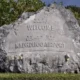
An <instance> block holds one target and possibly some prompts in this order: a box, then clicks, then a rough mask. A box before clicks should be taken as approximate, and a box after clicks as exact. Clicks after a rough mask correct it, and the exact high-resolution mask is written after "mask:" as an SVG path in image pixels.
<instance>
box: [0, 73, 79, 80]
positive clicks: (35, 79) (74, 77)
mask: <svg viewBox="0 0 80 80" xmlns="http://www.w3.org/2000/svg"><path fill="white" fill-rule="evenodd" d="M0 80H80V74H17V73H1V74H0Z"/></svg>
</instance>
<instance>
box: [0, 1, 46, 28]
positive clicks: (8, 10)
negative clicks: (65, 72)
mask: <svg viewBox="0 0 80 80" xmlns="http://www.w3.org/2000/svg"><path fill="white" fill-rule="evenodd" d="M44 5H45V4H44V3H42V2H41V0H0V26H1V25H4V24H9V23H11V22H13V21H15V20H16V19H17V18H19V16H20V15H21V14H22V13H23V12H24V11H27V12H34V11H37V10H38V9H40V8H41V7H43V6H44Z"/></svg>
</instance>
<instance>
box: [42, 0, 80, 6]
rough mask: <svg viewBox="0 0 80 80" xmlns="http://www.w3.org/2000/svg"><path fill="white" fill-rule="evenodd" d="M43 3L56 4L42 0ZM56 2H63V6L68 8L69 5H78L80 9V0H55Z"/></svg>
mask: <svg viewBox="0 0 80 80" xmlns="http://www.w3.org/2000/svg"><path fill="white" fill-rule="evenodd" d="M42 1H43V2H45V3H46V4H47V5H48V4H51V3H53V2H54V0H42ZM55 1H57V2H61V1H63V4H64V5H65V6H67V5H76V6H79V7H80V0H55Z"/></svg>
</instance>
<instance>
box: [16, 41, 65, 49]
mask: <svg viewBox="0 0 80 80" xmlns="http://www.w3.org/2000/svg"><path fill="white" fill-rule="evenodd" d="M31 47H53V48H64V47H65V45H64V43H51V42H44V43H43V42H41V43H37V42H29V43H27V42H25V43H16V44H15V49H18V48H31Z"/></svg>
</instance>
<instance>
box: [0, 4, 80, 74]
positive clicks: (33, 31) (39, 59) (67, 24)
mask: <svg viewBox="0 0 80 80" xmlns="http://www.w3.org/2000/svg"><path fill="white" fill-rule="evenodd" d="M27 18H28V17H27V15H25V13H23V14H22V19H19V20H18V21H17V22H15V23H13V24H10V25H8V26H7V25H6V26H3V27H1V29H0V30H1V31H2V32H1V41H2V42H1V45H0V47H1V49H2V50H4V51H5V52H6V53H7V60H6V64H5V67H6V70H7V71H10V72H26V73H49V72H50V73H52V72H64V73H66V72H72V73H79V70H80V56H79V55H80V50H79V48H80V43H79V42H80V39H79V36H80V28H79V25H78V22H77V20H76V19H75V17H74V16H73V14H72V12H70V11H69V10H66V9H65V8H64V7H62V6H59V5H51V6H50V7H44V8H43V9H42V10H40V11H39V12H37V14H34V15H32V16H30V17H29V18H28V19H27ZM21 20H22V21H21ZM20 21H21V22H20Z"/></svg>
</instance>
